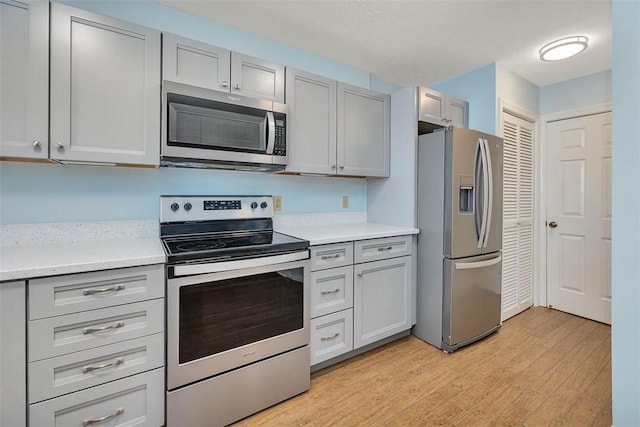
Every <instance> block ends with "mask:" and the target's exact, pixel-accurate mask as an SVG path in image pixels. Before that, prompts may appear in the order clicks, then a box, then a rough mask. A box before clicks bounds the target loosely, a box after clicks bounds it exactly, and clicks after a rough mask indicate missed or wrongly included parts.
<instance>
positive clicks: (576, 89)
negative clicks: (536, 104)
mask: <svg viewBox="0 0 640 427" xmlns="http://www.w3.org/2000/svg"><path fill="white" fill-rule="evenodd" d="M607 102H611V70H608V71H603V72H601V73H595V74H590V75H588V76H584V77H580V78H577V79H573V80H567V81H565V82H560V83H556V84H553V85H549V86H544V87H543V88H541V89H540V114H549V113H555V112H558V111H566V110H573V109H577V108H582V107H587V106H593V105H598V104H604V103H607Z"/></svg>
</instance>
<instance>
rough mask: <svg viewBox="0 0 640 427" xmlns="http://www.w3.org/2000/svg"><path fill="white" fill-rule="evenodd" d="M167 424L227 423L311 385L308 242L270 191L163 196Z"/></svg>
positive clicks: (161, 207)
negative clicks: (285, 227)
mask: <svg viewBox="0 0 640 427" xmlns="http://www.w3.org/2000/svg"><path fill="white" fill-rule="evenodd" d="M160 235H161V236H160V237H161V239H162V242H163V245H164V249H165V252H166V254H167V267H166V268H167V425H168V426H169V427H178V426H180V427H183V426H184V427H187V426H188V427H196V426H208V427H210V426H218V425H226V424H229V423H232V422H234V421H237V420H239V419H241V418H244V417H246V416H248V415H250V414H253V413H255V412H257V411H260V410H262V409H264V408H266V407H268V406H271V405H273V404H276V403H278V402H281V401H282V400H285V399H288V398H289V397H292V396H294V395H296V394H299V393H302V392H304V391H306V390H308V389H309V384H310V374H309V249H308V247H309V242H307V241H305V240H301V239H297V238H294V237H290V236H286V235H283V234H279V233H276V232H274V231H273V201H272V198H271V197H270V196H162V197H161V198H160Z"/></svg>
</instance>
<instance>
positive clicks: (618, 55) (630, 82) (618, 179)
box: [611, 0, 640, 426]
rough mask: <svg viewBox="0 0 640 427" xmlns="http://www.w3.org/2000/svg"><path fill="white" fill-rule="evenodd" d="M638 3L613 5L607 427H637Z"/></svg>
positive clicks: (639, 326)
mask: <svg viewBox="0 0 640 427" xmlns="http://www.w3.org/2000/svg"><path fill="white" fill-rule="evenodd" d="M638 23H640V2H637V1H622V0H613V3H612V24H613V63H612V64H613V67H612V69H613V73H612V100H613V103H612V104H613V125H612V130H613V169H612V175H613V176H612V179H613V182H612V190H613V217H612V219H613V221H612V229H611V234H612V236H611V237H612V243H613V252H612V255H611V268H612V292H613V293H612V296H613V298H612V303H611V307H612V325H613V326H612V329H611V340H612V346H611V347H612V354H611V359H612V360H611V361H612V366H613V382H612V387H613V425H615V426H638V425H640V26H639V25H638Z"/></svg>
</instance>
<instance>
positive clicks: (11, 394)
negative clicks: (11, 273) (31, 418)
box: [0, 281, 27, 426]
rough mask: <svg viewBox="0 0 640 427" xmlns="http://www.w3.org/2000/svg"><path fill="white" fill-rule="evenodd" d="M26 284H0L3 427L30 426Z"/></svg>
mask: <svg viewBox="0 0 640 427" xmlns="http://www.w3.org/2000/svg"><path fill="white" fill-rule="evenodd" d="M26 295H27V294H26V284H25V282H24V281H18V282H9V283H0V379H1V380H0V426H24V425H26V424H27V411H26V409H27V384H26V381H25V378H26V376H27V364H26V361H27V355H26V349H27V330H26V327H25V319H26Z"/></svg>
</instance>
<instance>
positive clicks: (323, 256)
mask: <svg viewBox="0 0 640 427" xmlns="http://www.w3.org/2000/svg"><path fill="white" fill-rule="evenodd" d="M320 258H321V259H338V258H340V254H333V255H322V256H321V257H320Z"/></svg>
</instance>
